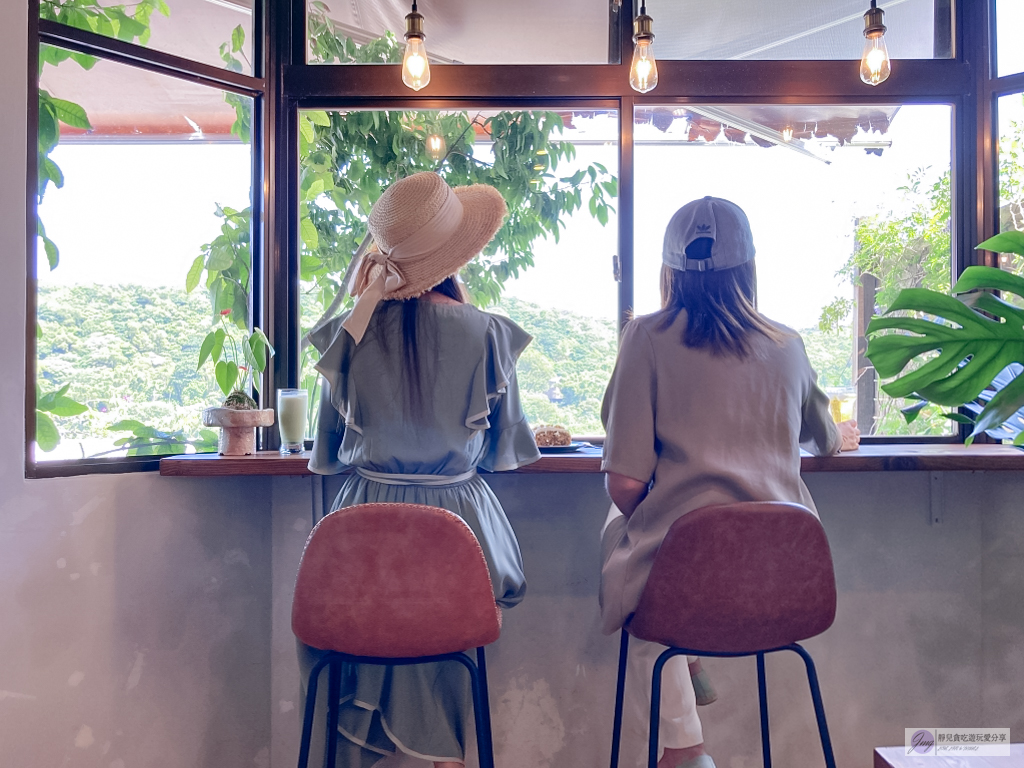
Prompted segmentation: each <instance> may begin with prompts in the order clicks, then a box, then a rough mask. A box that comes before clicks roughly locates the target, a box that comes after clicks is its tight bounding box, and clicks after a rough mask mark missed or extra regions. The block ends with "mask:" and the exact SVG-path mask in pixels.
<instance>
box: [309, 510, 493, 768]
mask: <svg viewBox="0 0 1024 768" xmlns="http://www.w3.org/2000/svg"><path fill="white" fill-rule="evenodd" d="M292 631H293V632H294V633H295V636H296V637H297V638H298V639H299V640H301V641H302V642H303V643H305V644H306V645H310V646H312V647H314V648H318V649H320V650H324V651H330V653H326V654H324V656H323V657H322V658H321V659H320V660H319V661H318V662H317V664H316V665H315V666H314V667H313V669H312V671H311V672H310V676H309V682H308V690H307V694H306V709H305V718H304V720H303V724H302V742H301V746H300V749H299V768H305V766H306V765H307V763H308V761H309V748H310V738H311V736H312V730H313V710H314V707H315V704H316V692H317V682H318V680H319V677H320V672H321V671H322V670H323V669H324V667H327V668H328V670H329V671H328V706H327V766H328V768H334V766H335V761H336V749H337V740H338V699H339V697H340V689H341V672H342V665H343V664H345V663H360V664H387V665H396V664H422V663H426V662H435V661H456V662H459V663H460V664H462V665H463V666H464V667H465V668H466V669H467V670H468V671H469V675H470V679H471V682H472V687H473V711H474V716H475V720H476V733H477V750H478V752H479V755H480V766H481V768H493V766H494V757H493V749H492V745H491V719H490V710H489V707H488V702H487V667H486V659H485V656H484V648H483V646H485V645H488V644H490V643H493V642H494V641H495V640H497V639H498V636H499V635H500V634H501V609H500V608H499V607H498V606H497V605H496V604H495V602H494V593H493V592H492V589H491V579H490V576H489V574H488V572H487V563H486V561H485V560H484V554H483V551H482V550H481V549H480V544H479V543H478V542H477V540H476V537H475V536H474V535H473V532H472V531H471V530H470V528H469V526H468V525H466V523H465V522H464V521H463V520H462V518H460V517H459V516H458V515H455V514H452V513H451V512H448V511H447V510H444V509H438V508H437V507H428V506H424V505H420V504H360V505H358V506H354V507H346V508H343V509H339V510H337V511H335V512H332V513H331V514H329V515H327V516H326V517H324V518H323V519H322V520H321V521H320V522H319V523H317V525H316V527H315V528H313V531H312V532H311V533H310V534H309V538H308V539H307V541H306V548H305V550H304V551H303V553H302V560H301V562H300V564H299V575H298V578H297V580H296V583H295V599H294V602H293V604H292ZM470 648H476V649H477V652H476V656H477V661H476V663H475V664H474V663H473V660H472V658H470V656H469V655H468V654H467V653H465V651H466V650H467V649H470Z"/></svg>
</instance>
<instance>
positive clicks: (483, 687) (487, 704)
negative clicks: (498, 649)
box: [476, 646, 494, 768]
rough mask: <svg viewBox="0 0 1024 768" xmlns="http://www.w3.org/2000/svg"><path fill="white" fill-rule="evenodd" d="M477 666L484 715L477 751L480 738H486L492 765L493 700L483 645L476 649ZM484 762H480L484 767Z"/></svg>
mask: <svg viewBox="0 0 1024 768" xmlns="http://www.w3.org/2000/svg"><path fill="white" fill-rule="evenodd" d="M476 666H477V673H478V675H479V685H480V710H481V713H482V715H483V717H482V718H481V719H482V720H483V733H482V734H481V733H480V732H479V731H478V732H477V737H476V738H477V742H478V746H477V751H479V742H480V739H481V738H483V739H484V744H485V746H486V749H487V756H488V760H489V761H490V765H491V766H493V765H494V739H493V737H492V734H491V701H490V692H489V691H488V689H487V655H486V654H485V653H484V648H483V646H480V647H479V648H477V649H476ZM483 765H484V764H483V762H481V763H480V766H481V768H483Z"/></svg>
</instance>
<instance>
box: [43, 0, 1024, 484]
mask: <svg viewBox="0 0 1024 768" xmlns="http://www.w3.org/2000/svg"><path fill="white" fill-rule="evenodd" d="M265 2H266V14H265V17H264V16H263V15H261V14H259V13H257V14H256V15H254V23H256V22H257V19H258V20H259V26H257V27H256V28H255V29H256V30H258V31H256V32H254V38H255V39H257V40H258V41H259V42H260V44H261V46H262V53H263V56H262V57H260V56H257V60H259V61H261V62H266V69H265V70H263V72H265V75H264V76H261V77H255V78H248V79H247V81H246V82H245V83H241V82H239V81H238V80H237V78H238V77H240V76H237V75H232V74H231V73H227V72H221V71H219V70H215V69H214V68H212V67H204V66H203V65H197V64H191V63H186V64H187V66H185V65H184V64H182V63H181V62H180V61H177V60H175V59H176V57H171V56H168V55H166V54H160V53H157V52H154V51H150V50H148V49H145V48H141V47H139V46H132V45H128V44H123V43H116V42H115V41H108V40H106V39H101V40H96V39H93V38H96V37H97V36H95V35H92V36H90V35H88V34H87V33H79V32H78V31H77V30H67V29H64V28H61V29H59V30H58V29H54V27H56V26H60V25H53V24H50V23H45V22H44V23H39V22H38V21H37V20H36V18H34V17H33V18H31V19H30V30H29V34H30V41H31V44H30V56H32V57H33V58H34V56H35V55H36V54H35V51H37V50H38V45H37V44H38V43H39V42H52V43H54V44H58V45H62V46H64V47H73V48H74V49H75V50H83V52H90V53H95V52H98V50H99V49H100V48H102V50H103V51H104V53H103V54H101V55H105V56H107V57H113V56H125V57H131V59H132V60H131V61H129V62H128V63H131V64H133V65H134V66H145V67H147V68H153V69H155V70H157V71H161V72H164V73H165V74H170V75H172V76H177V77H187V78H191V79H195V78H197V77H198V78H203V79H202V82H204V83H206V84H210V85H216V86H217V87H221V88H227V89H228V90H239V89H243V90H247V92H248V94H249V95H255V99H256V103H257V105H258V106H257V116H258V118H257V117H254V128H255V131H261V133H260V139H259V144H256V141H257V139H256V135H257V134H256V132H255V131H254V182H255V183H258V185H259V186H258V187H257V186H254V189H262V190H263V193H264V194H263V200H262V202H263V204H264V207H263V211H262V214H263V215H262V226H260V227H258V228H257V229H258V230H259V236H260V237H261V238H262V239H261V241H260V242H261V246H262V247H261V248H259V249H256V248H254V259H256V258H258V259H259V263H258V264H257V265H254V269H255V274H256V275H257V280H258V283H257V288H256V290H254V295H255V296H257V297H258V299H259V306H256V307H254V317H255V318H258V319H259V320H260V322H261V324H262V327H263V328H264V329H265V330H266V331H267V333H268V335H269V336H270V338H271V340H272V342H273V343H274V345H275V347H276V348H277V351H278V354H277V357H275V358H274V360H273V365H272V367H271V369H269V370H268V372H267V374H266V380H265V382H264V387H263V397H264V401H265V402H268V403H270V402H274V396H275V392H276V390H277V389H278V388H282V387H294V386H296V385H297V382H298V378H299V335H300V329H299V321H298V306H299V304H298V300H299V284H298V283H299V280H298V254H299V236H298V231H297V228H298V210H297V205H298V194H297V191H298V164H299V160H298V132H297V125H298V111H299V110H300V109H307V108H317V109H325V108H326V109H365V108H378V109H380V108H396V107H398V108H414V109H447V108H458V107H466V106H472V107H487V106H501V107H506V106H516V107H528V106H536V107H556V106H567V105H572V106H579V107H582V106H593V107H595V108H603V109H607V108H613V109H617V110H618V111H619V114H620V136H619V153H620V155H619V157H620V166H619V180H620V181H619V200H618V209H619V216H618V219H619V235H618V238H619V242H618V250H619V259H620V264H621V272H622V275H621V282H620V284H619V315H620V318H624V317H625V316H626V314H627V313H628V312H629V310H630V309H631V304H632V296H633V213H634V209H633V184H634V179H633V172H634V168H633V122H632V119H623V118H625V116H631V115H632V112H633V108H634V107H635V106H637V105H644V104H666V103H674V104H681V105H685V104H721V105H728V104H915V103H917V104H925V103H930V104H947V105H950V106H951V107H952V111H953V125H952V131H953V136H952V148H953V149H952V157H951V168H952V178H953V217H952V218H953V222H952V226H953V236H952V240H953V259H952V263H951V272H952V275H953V276H954V277H955V276H956V275H958V274H959V273H960V272H961V271H962V270H963V269H964V268H965V267H967V266H969V265H971V264H976V263H980V264H995V263H996V262H995V261H994V255H992V254H986V253H983V252H978V251H975V250H974V245H975V244H976V243H979V242H981V241H982V240H984V239H985V238H987V237H990V236H992V235H994V234H995V233H996V232H997V231H998V188H997V183H998V173H997V164H996V163H997V158H996V154H995V153H996V138H997V137H996V133H995V131H996V126H995V120H994V111H995V105H996V99H997V98H998V96H1000V95H1003V94H1006V93H1014V92H1017V91H1024V73H1022V74H1017V75H1010V76H1007V77H1002V78H995V77H994V72H995V64H994V62H995V50H994V48H995V44H994V41H995V34H994V29H995V0H959V1H958V2H956V3H954V11H953V13H954V18H953V30H954V31H953V53H954V56H953V58H950V59H933V60H898V61H897V62H895V64H894V67H893V75H892V77H891V78H889V80H887V81H886V82H885V83H883V84H881V85H880V86H877V87H874V88H872V87H870V86H867V85H865V84H864V83H862V82H861V81H860V78H859V75H858V70H857V66H856V62H853V61H659V64H658V67H659V73H660V83H659V85H658V88H657V89H656V91H654V92H653V93H651V94H647V95H644V96H641V95H639V94H636V93H635V92H633V91H632V90H631V89H630V88H629V85H628V69H629V56H628V55H624V56H621V57H619V56H618V55H617V53H618V51H620V50H621V51H623V52H626V53H628V52H629V51H631V50H632V41H631V39H630V38H631V32H632V30H631V23H632V16H633V13H635V9H631V4H630V3H625V4H623V6H622V8H621V9H619V10H618V11H614V10H613V11H612V12H611V19H612V24H611V34H610V41H609V50H610V51H611V52H612V53H613V55H614V56H616V57H617V58H619V59H620V63H618V64H601V65H573V66H565V65H557V66H546V65H502V66H490V65H448V66H440V65H438V66H435V67H433V68H432V70H431V75H432V78H431V82H430V85H428V86H427V87H426V88H425V89H423V90H422V91H420V92H418V93H414V92H412V91H410V90H409V89H408V88H406V87H405V86H404V85H402V82H401V78H400V76H399V69H398V66H397V65H344V66H341V65H336V66H330V65H317V64H307V63H306V58H305V57H306V37H305V0H265ZM610 5H611V4H610ZM883 5H884V4H883ZM865 7H866V4H865ZM31 13H32V10H31V9H30V14H31ZM88 46H97V48H88ZM211 70H212V71H211ZM35 71H36V66H35V63H34V61H32V62H30V68H29V73H30V103H29V110H28V111H29V136H30V140H29V141H30V143H29V179H30V182H29V185H28V192H29V200H30V202H31V203H32V204H31V205H30V210H29V222H28V223H29V227H28V232H29V235H28V242H29V267H30V269H29V275H30V276H29V328H30V329H31V328H34V319H35V285H34V280H33V278H32V270H33V269H34V265H35V256H34V253H35V234H34V233H35V207H34V182H33V181H32V180H33V179H34V178H35V114H34V112H35V89H36V87H37V83H36V79H35V76H34V73H35ZM257 74H262V73H261V72H258V73H257ZM262 94H265V95H266V98H265V99H264V98H261V95H262ZM257 146H261V151H257V150H255V147H257ZM255 204H256V200H254V205H255ZM254 221H260V218H259V217H254ZM27 338H28V348H29V353H28V367H27V370H28V376H27V378H26V382H27V385H28V386H27V387H26V415H27V418H26V440H27V443H26V445H27V446H28V445H30V444H31V440H32V430H33V428H34V413H33V411H34V402H33V398H34V382H35V379H34V363H35V360H34V355H35V347H34V334H33V333H31V332H30V333H28V334H27ZM879 439H880V440H885V441H888V442H928V441H935V440H943V439H945V438H920V437H918V438H892V437H890V438H879ZM957 439H959V438H958V437H957V436H952V437H951V438H948V440H957ZM276 443H277V435H276V430H273V429H267V430H263V434H262V435H261V444H262V446H263V447H265V448H274V447H276ZM26 455H28V454H26ZM156 463H157V462H156V460H155V459H145V460H142V459H137V460H131V459H111V460H106V461H104V462H102V463H86V462H84V461H78V462H53V463H49V462H47V463H39V464H36V465H34V466H33V465H32V464H31V463H30V464H29V465H28V471H29V474H30V475H32V476H51V475H67V474H79V473H82V472H99V471H108V472H109V471H113V472H121V471H132V470H136V469H153V468H155V465H156Z"/></svg>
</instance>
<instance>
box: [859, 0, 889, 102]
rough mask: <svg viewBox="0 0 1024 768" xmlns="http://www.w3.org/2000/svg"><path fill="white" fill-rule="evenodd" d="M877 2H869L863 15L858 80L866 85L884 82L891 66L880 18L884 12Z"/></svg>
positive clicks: (872, 0)
mask: <svg viewBox="0 0 1024 768" xmlns="http://www.w3.org/2000/svg"><path fill="white" fill-rule="evenodd" d="M876 3H877V0H871V7H870V8H869V9H868V10H867V13H865V14H864V37H865V42H864V55H863V56H861V59H860V79H861V80H863V81H864V82H865V83H867V84H868V85H878V84H879V83H883V82H885V81H886V80H887V79H888V77H889V74H890V72H891V71H892V65H891V63H890V61H889V50H888V49H887V48H886V46H885V24H883V23H882V18H883V16H884V15H885V11H883V10H882V9H881V8H879V7H878V6H877V4H876Z"/></svg>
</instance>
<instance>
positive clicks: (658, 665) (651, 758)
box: [647, 648, 684, 768]
mask: <svg viewBox="0 0 1024 768" xmlns="http://www.w3.org/2000/svg"><path fill="white" fill-rule="evenodd" d="M683 652H684V651H681V650H680V649H679V648H668V649H666V650H664V651H662V653H661V655H660V656H659V657H658V660H657V661H655V662H654V674H653V675H652V678H651V722H650V727H649V728H648V730H649V731H650V738H649V740H648V744H647V768H658V732H659V730H660V729H661V675H662V672H663V671H664V669H665V665H666V664H667V663H668V661H669V659H671V658H672V657H673V656H678V655H679V654H680V653H683Z"/></svg>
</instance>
